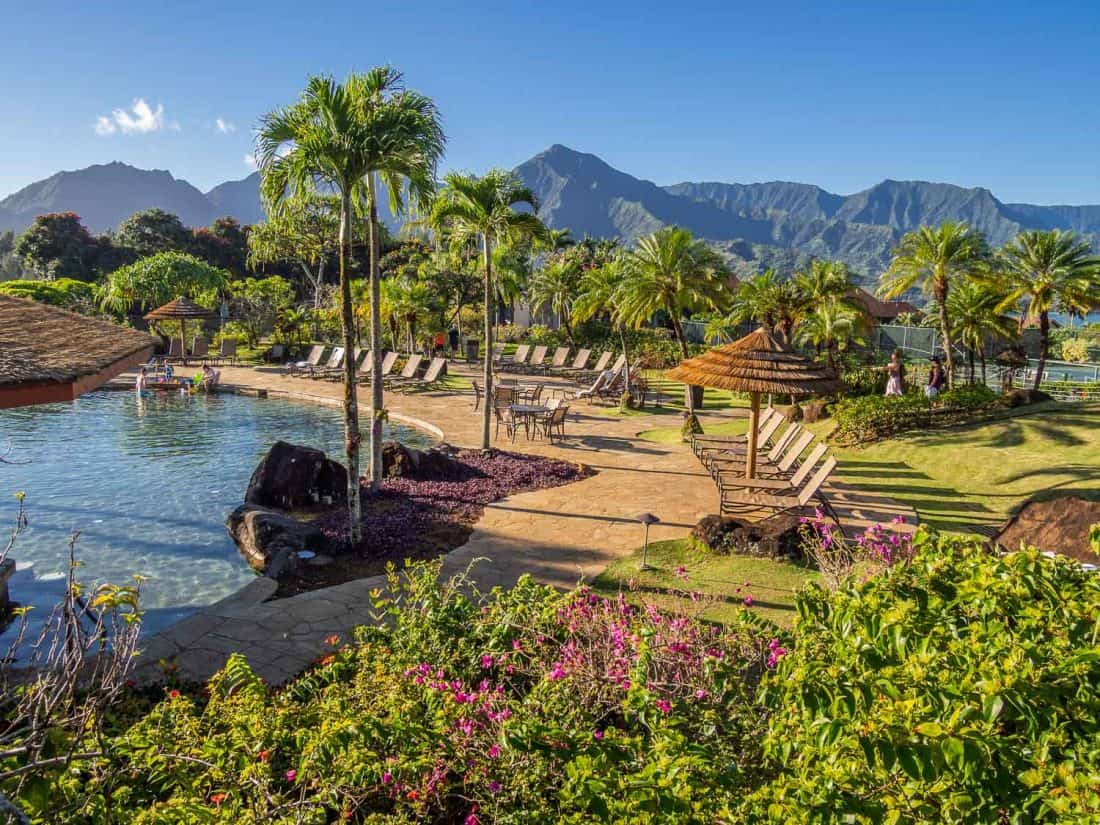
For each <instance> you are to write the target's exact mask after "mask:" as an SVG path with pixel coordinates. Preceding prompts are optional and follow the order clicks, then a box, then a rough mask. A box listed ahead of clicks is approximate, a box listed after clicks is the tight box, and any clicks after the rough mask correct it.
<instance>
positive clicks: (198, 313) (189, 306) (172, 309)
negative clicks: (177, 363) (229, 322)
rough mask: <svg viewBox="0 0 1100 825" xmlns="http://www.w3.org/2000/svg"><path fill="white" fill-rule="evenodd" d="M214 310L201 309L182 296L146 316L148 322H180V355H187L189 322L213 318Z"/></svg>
mask: <svg viewBox="0 0 1100 825" xmlns="http://www.w3.org/2000/svg"><path fill="white" fill-rule="evenodd" d="M213 317H214V312H213V311H212V310H209V309H206V308H205V307H201V306H199V305H198V304H196V303H195V302H194V301H192V300H191V299H190V298H185V297H183V296H180V297H179V298H176V299H174V300H171V301H169V302H168V303H167V304H165V305H164V306H160V307H157V308H156V309H154V310H153V311H152V312H150V313H147V314H146V315H145V320H146V321H179V322H180V353H181V354H186V353H187V322H188V321H190V320H202V319H204V318H213Z"/></svg>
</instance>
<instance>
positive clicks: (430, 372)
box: [390, 358, 447, 391]
mask: <svg viewBox="0 0 1100 825" xmlns="http://www.w3.org/2000/svg"><path fill="white" fill-rule="evenodd" d="M446 367H447V359H446V358H433V359H432V362H431V363H430V364H428V368H427V369H426V370H424V377H423V378H415V377H414V378H410V379H408V380H407V381H406V380H404V379H401V378H397V379H394V380H393V381H391V382H390V386H391V387H393V388H394V389H397V390H401V391H404V390H407V389H414V388H416V389H424V388H426V387H431V386H433V385H434V384H438V383H439V379H440V377H441V376H442V375H443V370H444V369H446Z"/></svg>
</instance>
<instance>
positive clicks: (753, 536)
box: [691, 516, 803, 560]
mask: <svg viewBox="0 0 1100 825" xmlns="http://www.w3.org/2000/svg"><path fill="white" fill-rule="evenodd" d="M801 526H802V524H801V522H800V521H799V519H798V517H797V516H773V517H772V518H769V519H766V520H765V521H760V522H747V521H740V520H739V519H735V518H729V517H726V516H704V517H703V518H702V519H700V520H699V523H698V524H696V525H695V528H694V529H693V530H692V531H691V535H692V537H693V538H695V539H696V540H698V541H700V542H702V543H703V544H705V545H706V546H707V547H709V548H710V549H711V550H713V551H715V552H716V553H728V554H731V555H737V556H758V557H761V558H769V559H795V560H797V559H801V558H802V557H803V553H802V540H801V536H800V534H799V533H800V528H801Z"/></svg>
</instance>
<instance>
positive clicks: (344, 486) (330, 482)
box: [244, 441, 348, 510]
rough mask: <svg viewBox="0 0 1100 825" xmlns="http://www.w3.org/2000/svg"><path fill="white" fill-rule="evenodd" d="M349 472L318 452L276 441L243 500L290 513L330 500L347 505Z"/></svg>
mask: <svg viewBox="0 0 1100 825" xmlns="http://www.w3.org/2000/svg"><path fill="white" fill-rule="evenodd" d="M347 495H348V471H347V469H346V468H345V467H344V465H343V464H341V463H340V462H338V461H333V460H332V459H331V458H327V457H326V456H325V454H324V453H323V452H321V451H320V450H314V449H313V448H311V447H301V446H298V445H297V444H288V443H287V442H285V441H276V442H275V443H274V444H272V445H271V449H270V450H268V451H267V455H265V456H264V457H263V458H262V459H260V463H259V464H258V465H257V467H256V469H255V471H253V473H252V479H251V480H250V481H249V482H248V492H247V493H245V497H244V500H245V501H246V502H247V503H248V504H257V505H259V506H261V507H278V508H280V509H283V510H290V509H293V508H295V507H301V506H304V505H310V504H316V503H317V502H319V501H322V500H323V499H324V498H325V497H331V499H332V503H333V504H343V503H345V502H347Z"/></svg>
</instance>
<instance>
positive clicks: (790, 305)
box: [730, 269, 810, 344]
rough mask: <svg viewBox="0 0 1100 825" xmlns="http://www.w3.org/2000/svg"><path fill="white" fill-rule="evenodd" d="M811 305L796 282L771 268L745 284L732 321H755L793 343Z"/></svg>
mask: <svg viewBox="0 0 1100 825" xmlns="http://www.w3.org/2000/svg"><path fill="white" fill-rule="evenodd" d="M809 303H810V302H809V299H808V298H807V297H806V296H805V295H804V294H803V293H802V291H801V290H800V289H799V288H798V286H797V285H796V284H795V282H794V281H791V280H788V281H784V280H783V279H782V278H780V276H779V273H777V272H776V271H775V270H774V269H767V270H765V271H764V272H761V273H760V274H759V275H755V276H753V277H752V278H749V279H747V280H745V281H742V282H741V284H740V286H739V287H738V288H737V292H736V293H735V294H734V303H733V311H732V312H731V314H730V320H731V321H732V322H733V323H734V324H735V325H737V324H743V323H745V322H746V321H754V322H756V323H758V324H760V325H761V326H763V327H764V328H765V329H767V330H768V331H769V332H773V333H775V334H777V335H778V336H779V337H780V338H781V339H782V340H783V341H784V343H787V344H790V342H791V333H792V332H793V331H794V328H795V326H796V325H797V324H798V322H799V321H800V320H801V318H802V316H803V315H805V313H806V310H807V308H808V307H809Z"/></svg>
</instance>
